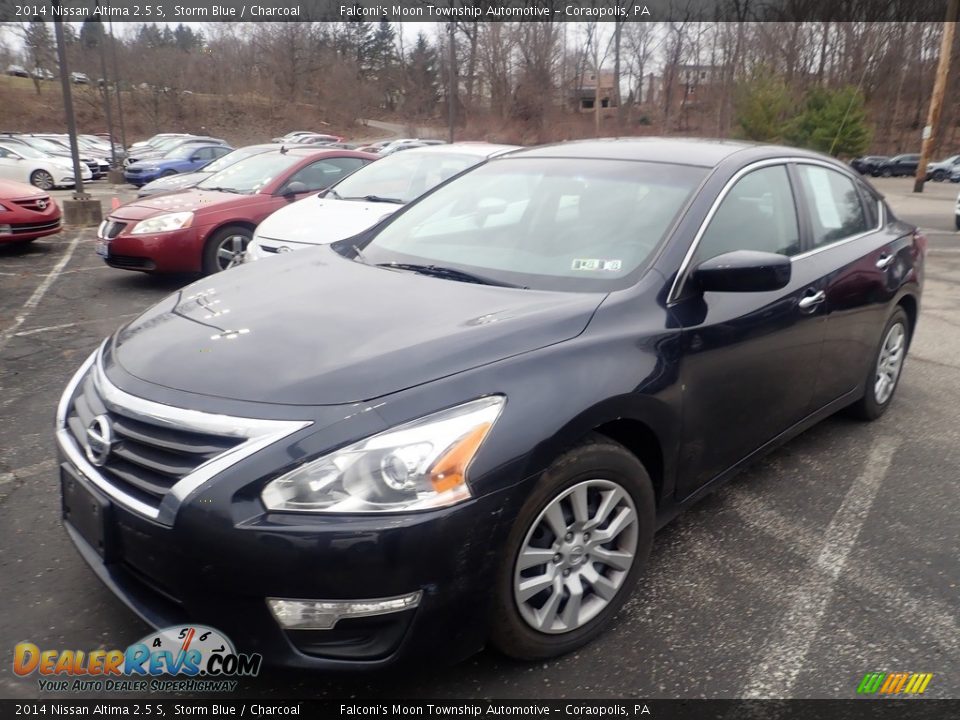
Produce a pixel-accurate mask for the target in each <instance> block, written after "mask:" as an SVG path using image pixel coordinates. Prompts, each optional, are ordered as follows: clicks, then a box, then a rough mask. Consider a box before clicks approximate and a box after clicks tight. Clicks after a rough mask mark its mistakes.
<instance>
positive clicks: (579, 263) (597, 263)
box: [570, 258, 623, 272]
mask: <svg viewBox="0 0 960 720" xmlns="http://www.w3.org/2000/svg"><path fill="white" fill-rule="evenodd" d="M622 267H623V261H622V260H600V259H599V258H576V259H574V261H573V265H572V266H571V268H570V269H571V270H590V271H597V270H599V271H606V272H617V271H618V270H620V268H622Z"/></svg>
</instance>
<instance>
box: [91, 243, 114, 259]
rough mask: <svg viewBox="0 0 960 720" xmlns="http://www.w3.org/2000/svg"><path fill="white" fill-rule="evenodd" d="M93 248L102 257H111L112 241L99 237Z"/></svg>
mask: <svg viewBox="0 0 960 720" xmlns="http://www.w3.org/2000/svg"><path fill="white" fill-rule="evenodd" d="M93 249H94V252H96V253H97V255H99V256H100V257H102V258H108V257H110V243H109V242H108V241H107V240H103V239H98V240H97V243H96V245H94V248H93Z"/></svg>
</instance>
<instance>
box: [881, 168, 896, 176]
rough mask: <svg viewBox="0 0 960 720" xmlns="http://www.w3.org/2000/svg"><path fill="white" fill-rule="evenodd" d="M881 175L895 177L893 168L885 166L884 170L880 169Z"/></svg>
mask: <svg viewBox="0 0 960 720" xmlns="http://www.w3.org/2000/svg"><path fill="white" fill-rule="evenodd" d="M880 176H881V177H893V170H891V169H890V168H883V170H881V171H880Z"/></svg>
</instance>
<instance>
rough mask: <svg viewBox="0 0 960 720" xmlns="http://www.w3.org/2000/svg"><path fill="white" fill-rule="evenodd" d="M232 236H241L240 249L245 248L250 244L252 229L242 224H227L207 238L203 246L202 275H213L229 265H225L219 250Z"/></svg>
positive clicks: (224, 259)
mask: <svg viewBox="0 0 960 720" xmlns="http://www.w3.org/2000/svg"><path fill="white" fill-rule="evenodd" d="M234 237H240V238H243V240H242V248H241V250H246V249H247V245H249V244H250V240H251V239H252V238H253V231H252V230H250V228H246V227H243V226H242V225H227V226H226V227H222V228H220V229H219V230H217V231H216V232H215V233H213V234H212V235H211V236H210V237H209V238H207V244H206V245H205V246H204V248H203V274H204V275H213V274H214V273H218V272H222V271H223V270H226V269H227V267H229V265H225V262H226V258H225V257H224V256H223V255H222V254H221V252H220V250H221V249H222V248H223V246H224V245H225V244H227V243H228V242H230V241H231V238H234ZM231 244H232V243H231Z"/></svg>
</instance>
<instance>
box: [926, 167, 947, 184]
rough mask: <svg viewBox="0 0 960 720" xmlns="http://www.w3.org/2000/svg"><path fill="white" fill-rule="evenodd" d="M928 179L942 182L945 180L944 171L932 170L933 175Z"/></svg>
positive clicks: (945, 173)
mask: <svg viewBox="0 0 960 720" xmlns="http://www.w3.org/2000/svg"><path fill="white" fill-rule="evenodd" d="M930 179H931V180H933V181H934V182H943V181H944V180H946V179H947V171H946V170H934V172H933V175H931V176H930Z"/></svg>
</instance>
